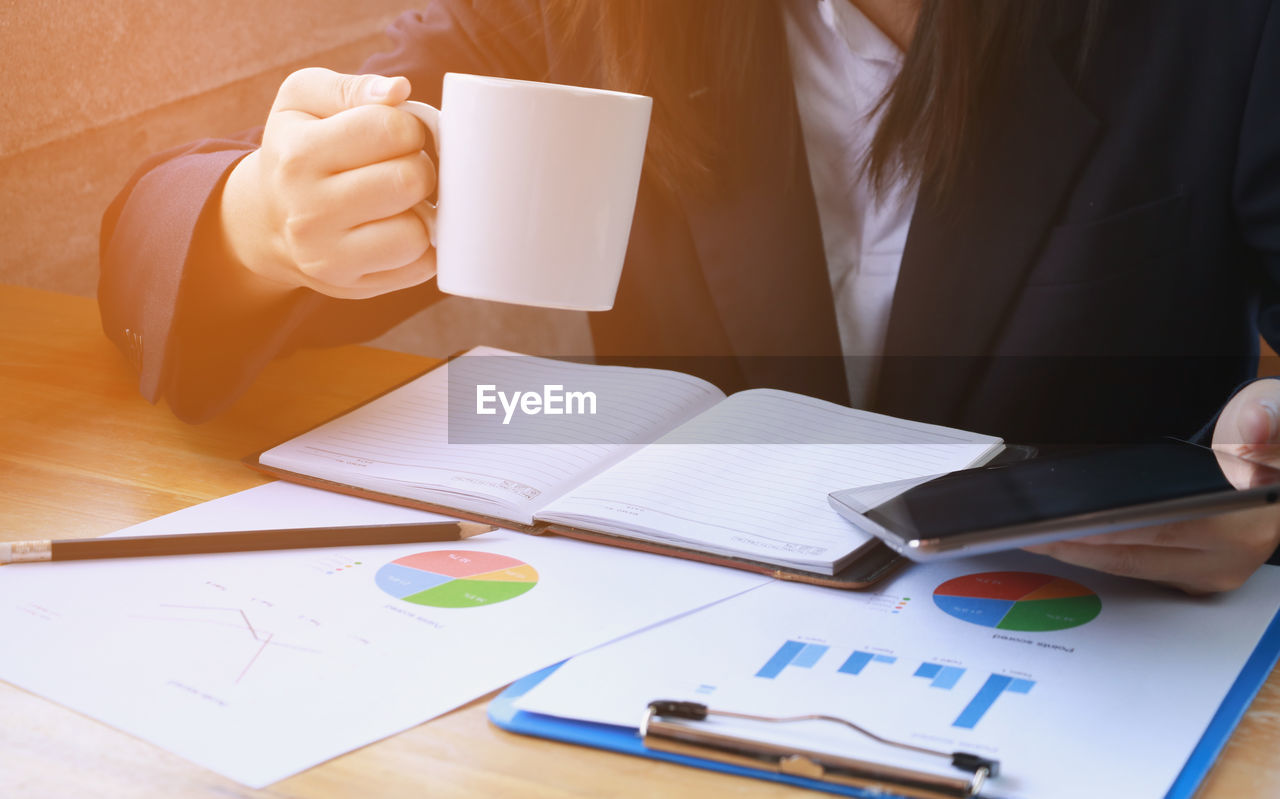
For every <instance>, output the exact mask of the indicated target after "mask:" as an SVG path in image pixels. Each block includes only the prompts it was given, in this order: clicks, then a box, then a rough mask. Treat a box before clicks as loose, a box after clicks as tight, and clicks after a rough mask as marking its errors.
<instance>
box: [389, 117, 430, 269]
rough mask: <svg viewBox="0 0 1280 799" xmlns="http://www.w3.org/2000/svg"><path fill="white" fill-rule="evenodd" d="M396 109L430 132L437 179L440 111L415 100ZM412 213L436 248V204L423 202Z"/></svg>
mask: <svg viewBox="0 0 1280 799" xmlns="http://www.w3.org/2000/svg"><path fill="white" fill-rule="evenodd" d="M396 108H399V109H400V110H401V111H407V112H409V113H410V114H413V115H414V116H415V117H417V118H418V119H419V120H421V121H422V124H424V125H426V126H427V130H429V131H431V138H432V140H433V141H434V142H435V146H436V175H437V177H438V176H439V174H440V109H438V108H436V107H435V106H430V105H427V104H426V103H420V102H418V101H417V100H405V101H404V102H403V103H401V104H400V105H398V106H396ZM413 212H414V213H415V214H417V215H418V218H419V219H421V220H422V223H423V224H424V225H426V226H427V237H428V238H430V239H431V246H432V247H437V248H438V247H439V244H438V242H437V241H436V218H437V216H438V211H437V203H433V202H430V201H428V200H423V201H422V202H420V203H418V204H417V205H415V206H414V207H413Z"/></svg>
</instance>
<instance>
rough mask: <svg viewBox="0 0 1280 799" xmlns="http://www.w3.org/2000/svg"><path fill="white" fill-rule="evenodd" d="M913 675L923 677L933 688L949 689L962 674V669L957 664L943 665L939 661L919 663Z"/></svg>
mask: <svg viewBox="0 0 1280 799" xmlns="http://www.w3.org/2000/svg"><path fill="white" fill-rule="evenodd" d="M913 676H915V677H924V678H925V679H926V680H929V681H930V682H929V684H930V685H932V686H933V687H934V688H945V689H946V690H948V691H950V690H951V689H952V688H955V687H956V683H957V682H959V681H960V678H961V677H963V676H964V669H962V668H960V667H959V666H944V665H942V664H941V663H928V662H925V663H921V664H920V668H918V669H916V673H915V674H914V675H913Z"/></svg>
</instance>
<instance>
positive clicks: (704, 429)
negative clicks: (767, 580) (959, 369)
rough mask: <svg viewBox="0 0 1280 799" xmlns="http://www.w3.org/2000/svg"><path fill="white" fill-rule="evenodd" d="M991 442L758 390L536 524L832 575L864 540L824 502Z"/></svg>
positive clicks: (966, 455) (985, 452) (956, 465)
mask: <svg viewBox="0 0 1280 799" xmlns="http://www.w3.org/2000/svg"><path fill="white" fill-rule="evenodd" d="M999 447H1000V440H999V439H997V438H992V437H990V436H983V435H978V434H975V433H968V432H965V431H961V430H953V429H950V428H946V427H939V426H935V425H925V424H919V423H915V422H909V421H905V420H902V419H895V418H892V417H888V416H881V415H878V414H873V413H868V412H866V411H859V410H854V409H851V408H846V407H843V406H839V405H835V404H832V403H829V402H824V401H822V400H817V399H813V398H810V397H804V396H800V395H796V394H788V393H786V392H781V391H773V390H768V389H759V390H754V391H745V392H741V393H739V394H735V395H734V396H732V397H730V398H728V399H727V400H725V401H724V402H722V403H720V404H719V405H717V406H716V407H715V408H713V409H712V410H710V411H708V412H706V413H704V414H702V415H701V416H699V417H698V418H696V419H693V420H692V421H690V422H688V423H686V424H685V425H683V426H681V427H680V428H678V429H676V430H674V431H673V432H672V433H671V434H669V435H668V436H666V437H664V438H663V439H661V440H660V441H659V442H658V443H656V444H653V445H651V446H649V447H646V448H645V449H643V450H641V451H640V452H638V453H636V454H635V455H632V456H631V457H630V458H628V459H627V460H626V461H624V462H622V463H619V464H617V465H615V466H613V467H612V468H610V469H609V470H608V471H606V472H604V473H603V474H601V475H599V476H597V477H595V478H593V479H591V480H590V481H588V482H587V483H586V484H585V485H583V486H582V487H580V488H578V489H577V490H575V491H573V492H572V493H570V494H569V495H568V496H565V497H563V498H561V499H560V500H557V501H555V502H553V503H551V505H549V506H548V507H547V508H546V509H545V510H544V511H543V512H542V513H540V514H538V517H539V518H540V519H545V520H548V521H560V522H563V523H567V524H574V525H580V526H583V527H594V528H597V529H603V530H606V531H608V532H613V533H617V534H620V535H627V536H629V537H632V538H645V539H651V540H655V541H662V542H665V543H672V544H677V545H684V546H692V547H694V548H697V549H703V550H706V551H710V552H718V553H721V554H729V555H738V556H741V557H747V558H751V559H755V560H761V561H765V562H768V563H775V564H779V565H787V566H795V567H797V568H802V569H808V570H811V571H817V572H822V573H826V574H832V573H834V572H835V571H836V570H838V567H839V566H840V565H842V564H843V561H845V560H847V559H848V556H850V555H851V554H852V553H854V552H855V551H856V550H857V549H858V548H860V547H861V546H862V545H863V544H865V543H866V542H867V541H868V540H869V537H868V536H867V535H866V534H865V533H862V532H860V531H858V530H855V529H854V528H853V527H852V526H851V525H850V524H849V523H848V522H846V521H845V520H843V519H842V518H841V517H840V516H839V515H838V514H837V513H836V512H835V511H834V510H832V509H831V508H830V507H829V506H828V504H827V494H828V493H829V492H831V491H835V490H838V489H843V488H852V487H856V486H868V485H874V484H877V483H884V482H889V481H893V480H903V479H907V478H911V477H917V476H924V475H936V474H941V473H944V472H949V471H954V470H956V469H961V468H965V467H967V466H970V465H973V464H975V463H978V462H981V461H983V460H985V459H986V458H987V457H989V456H990V454H991V453H992V452H994V451H995V450H997V449H998V448H999Z"/></svg>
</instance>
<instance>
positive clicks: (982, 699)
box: [951, 674, 1035, 730]
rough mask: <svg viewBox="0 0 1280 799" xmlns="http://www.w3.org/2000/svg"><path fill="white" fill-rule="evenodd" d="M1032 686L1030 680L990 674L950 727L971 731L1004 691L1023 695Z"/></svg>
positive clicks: (1033, 684) (1032, 683)
mask: <svg viewBox="0 0 1280 799" xmlns="http://www.w3.org/2000/svg"><path fill="white" fill-rule="evenodd" d="M1033 686H1035V683H1034V682H1033V681H1031V680H1022V679H1018V678H1016V677H1010V676H1008V675H1006V674H992V675H991V676H990V677H988V678H987V681H986V682H985V683H983V684H982V687H981V688H979V689H978V693H977V694H976V695H974V697H973V699H971V700H970V701H969V704H967V705H965V708H964V710H962V711H960V715H959V716H956V720H955V721H953V722H951V726H952V727H961V728H963V729H966V730H972V729H973V728H974V727H975V726H977V724H978V722H979V721H982V717H983V716H985V715H986V714H987V711H988V710H990V709H991V706H992V705H994V704H995V703H996V700H997V699H999V698H1000V696H1001V694H1003V693H1004V692H1005V691H1008V692H1010V693H1015V694H1025V693H1029V692H1030V691H1031V689H1032V687H1033Z"/></svg>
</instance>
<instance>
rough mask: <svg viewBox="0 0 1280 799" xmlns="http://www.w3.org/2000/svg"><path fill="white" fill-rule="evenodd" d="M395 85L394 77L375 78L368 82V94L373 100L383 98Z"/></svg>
mask: <svg viewBox="0 0 1280 799" xmlns="http://www.w3.org/2000/svg"><path fill="white" fill-rule="evenodd" d="M395 85H396V81H395V78H377V79H376V80H373V81H370V83H369V96H370V97H372V98H373V99H375V100H382V99H385V98H386V97H387V95H389V94H391V89H392V88H393V87H395Z"/></svg>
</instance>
